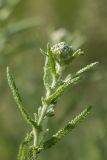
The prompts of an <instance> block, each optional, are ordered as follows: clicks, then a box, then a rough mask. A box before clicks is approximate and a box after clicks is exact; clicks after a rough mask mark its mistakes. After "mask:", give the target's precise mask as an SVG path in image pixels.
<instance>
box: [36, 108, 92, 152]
mask: <svg viewBox="0 0 107 160" xmlns="http://www.w3.org/2000/svg"><path fill="white" fill-rule="evenodd" d="M91 109H92V106H89V107H88V108H86V109H84V110H83V111H82V112H81V113H80V114H79V115H78V116H76V117H75V118H74V119H73V120H71V121H70V122H68V124H67V125H66V126H65V127H64V128H62V129H60V130H59V131H58V132H57V133H56V134H54V135H53V136H52V137H51V138H50V139H49V140H47V141H45V142H44V143H43V145H42V146H41V147H37V148H36V152H37V153H40V152H41V151H42V150H45V149H48V148H51V147H52V146H53V145H55V144H57V143H58V142H59V141H60V140H62V139H63V138H64V137H65V136H66V135H67V134H69V133H70V132H71V131H72V130H73V129H74V128H75V127H77V126H78V124H79V123H80V122H82V121H83V120H84V119H85V118H86V117H87V116H88V115H89V114H90V111H91Z"/></svg>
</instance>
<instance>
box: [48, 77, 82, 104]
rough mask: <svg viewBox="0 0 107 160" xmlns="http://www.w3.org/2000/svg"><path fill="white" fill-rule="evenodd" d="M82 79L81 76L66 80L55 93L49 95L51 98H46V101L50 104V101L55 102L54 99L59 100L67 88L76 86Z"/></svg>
mask: <svg viewBox="0 0 107 160" xmlns="http://www.w3.org/2000/svg"><path fill="white" fill-rule="evenodd" d="M80 79H81V77H76V78H73V79H70V80H68V82H65V83H64V84H63V85H62V86H60V87H59V88H58V89H57V90H56V92H55V93H53V94H52V95H51V96H49V98H47V99H46V100H45V102H46V103H47V104H50V103H53V102H54V101H56V100H57V98H58V97H60V96H61V95H62V94H63V93H64V91H65V89H67V88H68V87H70V86H71V87H72V86H74V85H75V84H77V83H78V82H79V80H80Z"/></svg>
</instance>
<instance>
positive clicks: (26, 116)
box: [7, 67, 38, 127]
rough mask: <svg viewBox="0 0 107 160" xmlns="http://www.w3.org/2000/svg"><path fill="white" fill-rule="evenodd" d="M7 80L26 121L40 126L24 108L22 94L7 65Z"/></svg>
mask: <svg viewBox="0 0 107 160" xmlns="http://www.w3.org/2000/svg"><path fill="white" fill-rule="evenodd" d="M7 80H8V84H9V87H10V89H11V91H12V94H13V98H14V100H15V102H16V104H17V106H18V108H19V110H20V112H21V113H22V116H23V117H24V119H25V120H26V122H27V123H28V124H31V125H32V126H34V127H38V126H37V124H36V123H35V122H34V121H33V120H32V119H31V118H30V116H29V114H28V113H27V112H26V111H25V109H24V106H23V103H22V99H21V96H20V94H19V91H18V89H17V87H16V84H15V82H14V80H13V77H12V75H11V74H10V69H9V67H7Z"/></svg>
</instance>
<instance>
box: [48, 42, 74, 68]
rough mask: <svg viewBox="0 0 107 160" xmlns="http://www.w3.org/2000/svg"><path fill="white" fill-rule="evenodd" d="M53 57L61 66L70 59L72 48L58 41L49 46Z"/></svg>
mask: <svg viewBox="0 0 107 160" xmlns="http://www.w3.org/2000/svg"><path fill="white" fill-rule="evenodd" d="M51 51H52V53H53V54H54V58H55V60H56V61H57V63H59V64H60V65H61V66H64V65H67V64H69V63H70V62H71V61H72V55H73V52H74V50H73V48H72V46H69V45H68V44H66V43H65V42H60V43H58V44H55V45H54V46H53V47H51Z"/></svg>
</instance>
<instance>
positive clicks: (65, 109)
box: [0, 0, 107, 160]
mask: <svg viewBox="0 0 107 160" xmlns="http://www.w3.org/2000/svg"><path fill="white" fill-rule="evenodd" d="M60 28H63V29H62V30H61V31H65V30H67V31H68V33H69V35H70V34H71V35H70V36H71V37H72V34H73V33H75V34H74V35H76V36H77V41H78V39H79V41H80V42H81V39H85V43H84V44H83V45H82V46H81V48H82V49H83V50H84V51H85V56H84V57H81V58H80V59H78V60H77V61H75V62H74V63H73V65H72V66H71V68H70V69H69V72H70V73H72V72H74V71H76V70H77V69H79V68H81V67H82V66H85V65H86V64H88V63H90V62H94V61H99V62H100V65H99V66H98V67H97V69H95V70H94V71H93V72H90V73H88V74H87V75H86V78H85V80H84V81H83V82H82V83H80V84H79V85H77V87H74V88H73V89H69V90H68V91H67V92H66V94H64V96H63V97H62V98H61V99H60V101H59V103H58V105H57V106H58V107H57V108H56V116H55V117H53V118H51V119H50V121H49V125H50V128H51V134H52V133H54V132H55V131H57V129H58V128H60V127H62V126H64V124H65V123H66V121H68V120H70V119H71V118H72V117H73V116H74V115H76V114H77V113H78V112H80V111H81V110H82V109H83V108H84V107H86V106H88V105H89V104H93V105H94V109H93V112H92V114H91V116H90V117H89V118H88V119H87V120H86V121H85V122H84V123H82V125H80V126H79V127H77V128H76V129H75V130H74V131H73V132H72V134H70V135H69V136H67V137H66V138H65V139H64V140H63V141H61V142H60V143H59V144H57V145H56V146H54V147H53V148H52V149H50V150H47V151H46V152H43V153H42V154H41V158H40V159H41V160H46V159H51V160H59V159H62V160H71V159H72V160H106V159H107V97H106V96H107V0H102V1H101V0H66V1H65V0H30V1H29V0H0V160H16V158H17V152H18V146H19V144H20V142H21V141H22V140H23V138H24V136H25V133H26V131H28V130H29V126H27V125H26V123H25V122H24V120H23V118H22V117H21V114H20V112H19V110H18V109H17V107H16V105H15V103H14V100H13V97H12V95H11V92H10V90H9V87H8V85H7V80H6V66H7V65H8V66H10V67H11V70H12V72H13V73H14V77H15V79H16V83H17V86H18V88H19V90H20V93H21V95H22V97H23V101H24V104H25V106H26V109H27V110H28V111H29V112H30V113H31V115H32V113H33V112H34V111H36V110H37V107H38V106H39V105H40V104H41V102H40V97H41V95H44V88H43V80H42V76H43V65H44V59H45V57H44V56H43V55H42V54H41V53H40V50H39V49H40V48H42V49H44V50H46V44H47V42H49V41H52V40H53V41H55V39H54V38H55V37H54V36H53V35H54V34H53V32H54V30H57V29H60ZM57 33H59V32H57ZM61 33H62V32H61ZM74 37H75V36H74ZM57 38H58V37H57ZM77 43H78V42H77Z"/></svg>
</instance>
